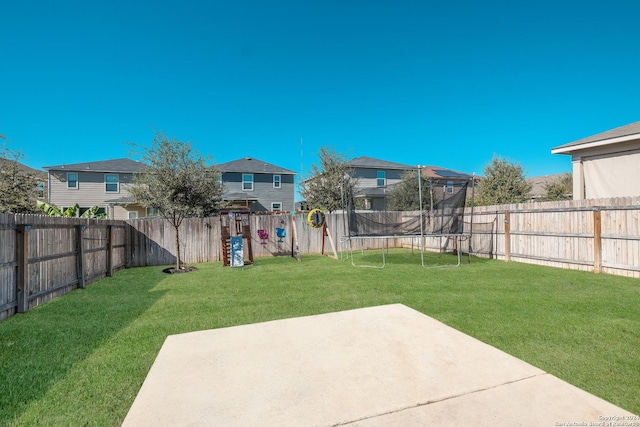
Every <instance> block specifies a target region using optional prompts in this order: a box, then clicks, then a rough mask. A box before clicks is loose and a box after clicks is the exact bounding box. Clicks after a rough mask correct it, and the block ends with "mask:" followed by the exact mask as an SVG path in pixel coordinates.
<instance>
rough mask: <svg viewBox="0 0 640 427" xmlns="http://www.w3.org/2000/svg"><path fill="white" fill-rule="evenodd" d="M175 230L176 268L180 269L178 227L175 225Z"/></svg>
mask: <svg viewBox="0 0 640 427" xmlns="http://www.w3.org/2000/svg"><path fill="white" fill-rule="evenodd" d="M174 227H175V226H174ZM175 230H176V270H180V232H179V231H178V227H175Z"/></svg>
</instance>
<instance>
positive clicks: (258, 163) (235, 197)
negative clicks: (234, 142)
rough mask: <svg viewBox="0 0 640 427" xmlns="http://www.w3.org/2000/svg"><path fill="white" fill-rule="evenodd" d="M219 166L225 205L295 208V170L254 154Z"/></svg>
mask: <svg viewBox="0 0 640 427" xmlns="http://www.w3.org/2000/svg"><path fill="white" fill-rule="evenodd" d="M216 168H217V169H218V170H220V171H221V172H222V175H221V179H222V185H223V188H224V193H223V195H222V201H223V207H226V208H242V209H249V210H251V211H253V212H256V211H285V212H286V211H291V210H293V209H294V208H295V206H294V201H295V184H294V179H295V175H296V173H295V172H293V171H291V170H289V169H285V168H282V167H280V166H276V165H274V164H271V163H267V162H265V161H262V160H259V159H256V158H254V157H244V158H241V159H238V160H233V161H231V162H227V163H221V164H218V165H216Z"/></svg>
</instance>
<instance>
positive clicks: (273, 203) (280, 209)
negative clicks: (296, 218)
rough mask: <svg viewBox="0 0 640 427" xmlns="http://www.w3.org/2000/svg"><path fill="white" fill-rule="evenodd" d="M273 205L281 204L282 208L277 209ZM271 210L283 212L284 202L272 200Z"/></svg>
mask: <svg viewBox="0 0 640 427" xmlns="http://www.w3.org/2000/svg"><path fill="white" fill-rule="evenodd" d="M273 205H280V208H278V209H276V208H275V207H274V206H273ZM271 211H272V212H276V211H278V212H282V202H271Z"/></svg>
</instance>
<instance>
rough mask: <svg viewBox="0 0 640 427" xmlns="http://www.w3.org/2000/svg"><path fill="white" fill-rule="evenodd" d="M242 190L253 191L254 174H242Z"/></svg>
mask: <svg viewBox="0 0 640 427" xmlns="http://www.w3.org/2000/svg"><path fill="white" fill-rule="evenodd" d="M242 190H243V191H253V174H252V173H243V174H242Z"/></svg>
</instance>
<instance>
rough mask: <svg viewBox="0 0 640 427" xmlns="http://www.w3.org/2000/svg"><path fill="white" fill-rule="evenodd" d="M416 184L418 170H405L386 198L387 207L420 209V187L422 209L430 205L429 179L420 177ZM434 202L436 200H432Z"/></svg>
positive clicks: (406, 209)
mask: <svg viewBox="0 0 640 427" xmlns="http://www.w3.org/2000/svg"><path fill="white" fill-rule="evenodd" d="M420 179H421V181H420V186H419V185H418V171H417V170H415V171H406V172H405V173H404V174H403V175H402V181H400V182H399V183H398V184H397V185H395V186H394V188H393V190H392V191H391V193H390V194H389V198H388V199H387V208H388V209H389V210H392V211H417V210H419V209H420V197H419V195H420V188H419V187H422V209H424V210H429V209H430V207H431V201H432V200H431V198H432V193H433V192H432V191H431V181H429V180H428V179H426V178H425V177H421V178H420ZM433 203H434V204H435V203H436V201H435V200H434V201H433Z"/></svg>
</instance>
